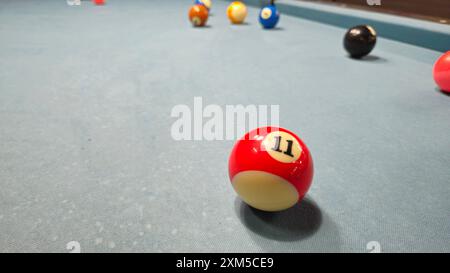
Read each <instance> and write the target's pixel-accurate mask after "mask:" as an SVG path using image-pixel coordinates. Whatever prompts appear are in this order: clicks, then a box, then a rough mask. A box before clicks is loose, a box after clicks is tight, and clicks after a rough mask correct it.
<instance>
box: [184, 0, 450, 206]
mask: <svg viewBox="0 0 450 273" xmlns="http://www.w3.org/2000/svg"><path fill="white" fill-rule="evenodd" d="M210 9H211V1H209V0H208V1H206V0H196V1H195V5H194V6H193V7H192V8H191V9H190V11H189V19H190V20H191V22H192V24H193V25H194V26H204V25H205V24H206V21H207V19H208V13H209V10H210ZM227 17H228V19H229V20H230V22H231V23H232V24H242V23H243V22H244V21H245V18H246V17H247V7H246V6H245V4H243V3H242V2H238V1H237V2H232V3H231V4H230V5H229V6H228V8H227ZM279 18H280V13H279V11H278V9H277V7H276V6H275V4H274V3H273V1H270V3H269V4H268V5H266V6H264V7H263V8H262V9H261V11H260V13H259V18H258V19H259V22H260V24H261V26H262V27H263V28H265V29H271V28H274V27H275V26H276V25H277V23H278V21H279ZM376 43H377V33H376V31H375V29H374V28H373V27H372V26H369V25H358V26H354V27H352V28H350V29H348V31H347V32H346V33H345V36H344V43H343V44H344V48H345V50H346V51H347V52H348V54H349V56H350V57H351V58H354V59H361V58H363V57H365V56H367V55H369V54H370V53H371V52H372V50H373V49H374V48H375V45H376ZM433 76H434V79H435V81H436V83H437V85H438V86H439V88H440V89H441V90H442V91H444V92H449V93H450V51H449V52H447V53H445V54H444V55H442V57H440V58H439V59H438V60H437V62H436V63H435V65H434V69H433ZM228 173H229V177H230V180H231V184H232V186H233V188H234V190H235V191H236V193H237V194H238V195H239V197H240V198H241V199H242V200H243V201H244V202H245V203H247V204H248V205H250V206H251V207H254V208H256V209H259V210H263V211H281V210H285V209H288V208H290V207H292V206H294V205H295V204H297V203H298V202H299V201H300V200H302V198H303V197H304V196H305V195H306V193H307V191H308V189H309V188H310V186H311V183H312V179H313V173H314V170H313V160H312V157H311V154H310V152H309V150H308V147H307V146H306V145H305V143H304V142H303V141H302V140H301V139H300V138H299V137H298V136H297V135H295V134H294V133H293V132H290V131H288V130H286V129H283V128H279V127H261V128H258V129H255V130H253V131H250V132H248V133H247V134H246V135H245V136H244V137H243V138H242V139H240V140H238V141H237V142H236V144H235V145H234V147H233V150H232V152H231V155H230V157H229V163H228Z"/></svg>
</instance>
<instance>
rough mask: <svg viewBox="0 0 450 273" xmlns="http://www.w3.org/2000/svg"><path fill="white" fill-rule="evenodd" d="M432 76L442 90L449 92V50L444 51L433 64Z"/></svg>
mask: <svg viewBox="0 0 450 273" xmlns="http://www.w3.org/2000/svg"><path fill="white" fill-rule="evenodd" d="M433 78H434V81H435V82H436V84H437V85H438V86H439V88H440V89H441V90H442V91H444V92H447V93H450V51H447V53H444V54H443V55H442V56H441V57H440V58H439V59H438V60H437V61H436V63H435V64H434V68H433Z"/></svg>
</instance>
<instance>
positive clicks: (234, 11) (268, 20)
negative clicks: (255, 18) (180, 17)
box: [189, 0, 280, 29]
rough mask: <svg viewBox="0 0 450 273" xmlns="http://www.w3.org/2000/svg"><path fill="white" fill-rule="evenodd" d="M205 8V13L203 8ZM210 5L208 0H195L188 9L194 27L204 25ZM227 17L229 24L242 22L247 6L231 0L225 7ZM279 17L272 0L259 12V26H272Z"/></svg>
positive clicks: (245, 16)
mask: <svg viewBox="0 0 450 273" xmlns="http://www.w3.org/2000/svg"><path fill="white" fill-rule="evenodd" d="M200 6H201V7H204V8H205V9H206V13H205V11H204V9H203V8H201V7H200ZM211 7H212V2H211V1H210V0H195V1H194V6H192V7H191V8H190V9H189V20H190V21H191V23H192V25H193V26H194V27H201V26H205V25H206V21H207V20H208V17H209V12H210V10H211ZM226 14H227V17H228V19H229V20H230V22H231V24H235V25H238V24H243V23H244V22H245V19H246V18H247V15H248V12H247V6H246V5H245V4H244V3H242V2H240V1H235V2H232V3H231V4H230V5H229V6H228V8H227V12H226ZM279 19H280V12H279V11H278V9H277V7H276V6H275V4H274V0H271V1H270V3H269V4H268V5H266V6H264V7H263V8H262V9H261V11H260V12H259V22H260V23H261V26H262V27H263V28H265V29H271V28H274V27H275V26H276V25H277V23H278V21H279Z"/></svg>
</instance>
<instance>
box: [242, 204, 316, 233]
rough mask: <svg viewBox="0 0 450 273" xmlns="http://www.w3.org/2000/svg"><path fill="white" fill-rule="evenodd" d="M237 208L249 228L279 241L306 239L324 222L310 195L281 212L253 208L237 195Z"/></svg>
mask: <svg viewBox="0 0 450 273" xmlns="http://www.w3.org/2000/svg"><path fill="white" fill-rule="evenodd" d="M235 210H236V213H237V214H238V216H239V219H240V220H241V222H242V223H243V224H244V225H245V226H246V227H247V228H248V229H249V230H251V231H252V232H254V233H256V234H258V235H260V236H263V237H265V238H268V239H272V240H278V241H295V240H302V239H305V238H307V237H310V236H312V235H313V234H314V233H315V232H316V231H317V230H319V228H320V226H321V224H322V213H321V210H320V208H319V206H318V205H317V204H316V203H315V202H314V201H313V200H312V199H310V198H308V197H306V198H304V199H303V200H302V201H300V202H299V203H297V204H296V205H295V206H293V207H292V208H289V209H287V210H284V211H280V212H265V211H261V210H258V209H255V208H252V207H250V206H249V205H247V204H245V203H244V202H243V201H241V199H240V198H239V197H236V200H235Z"/></svg>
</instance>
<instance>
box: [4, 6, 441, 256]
mask: <svg viewBox="0 0 450 273" xmlns="http://www.w3.org/2000/svg"><path fill="white" fill-rule="evenodd" d="M245 2H246V3H247V4H248V12H249V14H248V17H247V20H246V23H245V24H243V25H230V23H229V21H228V19H227V17H226V14H225V11H226V7H227V5H228V4H229V2H228V1H219V0H216V1H214V3H213V7H212V10H211V14H210V18H209V20H208V25H207V27H204V28H193V27H192V26H191V25H190V23H189V20H188V18H187V12H188V9H189V6H190V5H191V4H192V2H191V1H182V0H171V1H144V0H134V1H119V0H109V1H107V3H106V5H104V6H95V5H93V4H92V3H91V2H89V1H83V2H82V5H81V6H68V5H67V4H66V3H65V1H51V0H41V1H23V0H4V1H1V2H0V37H1V38H0V113H1V114H0V128H1V129H0V151H1V152H0V188H1V190H0V252H449V251H450V237H449V236H450V96H449V95H446V94H445V93H443V92H441V91H440V90H438V88H437V87H436V85H435V83H434V81H433V78H432V67H433V63H434V62H435V60H436V59H437V58H438V57H439V56H440V55H441V54H442V53H443V52H445V51H446V50H450V27H449V25H443V24H437V23H432V22H424V21H418V20H415V19H411V18H404V17H396V16H393V15H386V14H380V13H370V12H368V11H356V10H350V9H345V8H340V7H336V6H331V5H320V4H317V3H304V2H300V1H292V0H284V1H278V2H279V3H278V5H279V9H280V12H281V18H280V22H279V24H278V26H277V28H275V29H273V30H263V29H262V28H261V26H260V25H259V23H258V21H257V16H258V11H259V1H245ZM360 23H369V24H371V25H373V26H374V27H375V28H376V29H377V31H378V42H377V45H376V47H375V49H374V51H373V52H372V54H371V55H369V56H367V57H366V58H363V59H361V60H353V59H351V58H349V57H348V56H347V54H346V52H345V51H344V49H343V46H342V42H343V41H342V40H343V36H344V34H345V31H346V29H347V28H348V27H351V26H352V25H356V24H360ZM198 98H201V99H202V102H203V105H204V106H206V105H216V106H218V107H219V108H221V109H225V108H226V106H227V105H232V106H233V105H244V106H246V105H258V106H259V105H266V106H267V105H270V106H271V105H277V106H278V107H279V123H280V126H282V127H284V128H287V129H289V130H291V131H293V132H295V133H296V134H298V136H299V137H300V138H301V139H302V140H303V141H304V142H305V143H306V144H307V146H308V147H309V149H310V151H311V154H312V157H313V159H314V179H313V183H312V186H311V188H310V190H309V192H308V194H307V196H306V197H305V199H303V200H302V201H301V202H300V203H299V204H298V205H296V206H294V207H293V208H291V209H288V210H286V211H282V212H278V213H267V212H261V211H257V210H255V209H252V208H250V207H249V206H247V205H246V204H244V203H243V202H242V201H241V200H240V199H239V198H238V197H237V195H236V193H235V192H234V190H233V188H232V186H231V183H230V181H229V177H228V157H229V154H230V152H231V149H232V147H233V145H234V143H235V140H211V141H207V140H204V139H203V140H176V139H174V138H173V135H172V133H171V128H172V126H173V124H174V122H175V121H176V118H175V117H174V116H173V115H172V114H171V112H172V110H173V109H174V107H176V106H177V105H186V106H187V107H188V108H189V109H193V107H194V101H195V99H198ZM194 110H195V109H194Z"/></svg>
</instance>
